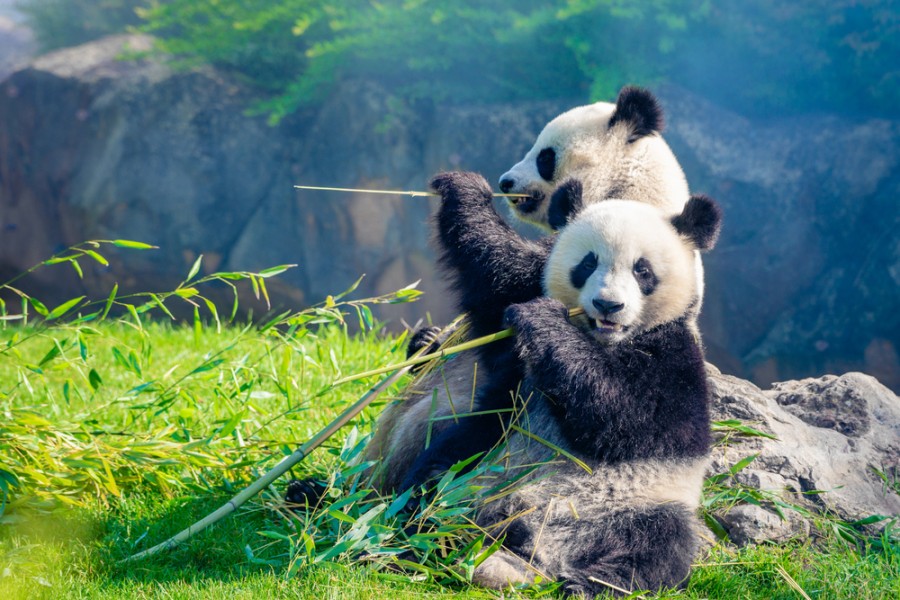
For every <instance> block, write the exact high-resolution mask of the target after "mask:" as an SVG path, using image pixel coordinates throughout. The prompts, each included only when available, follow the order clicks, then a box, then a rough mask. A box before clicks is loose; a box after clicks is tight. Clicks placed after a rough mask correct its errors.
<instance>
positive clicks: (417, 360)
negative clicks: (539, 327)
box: [331, 307, 584, 387]
mask: <svg viewBox="0 0 900 600" xmlns="http://www.w3.org/2000/svg"><path fill="white" fill-rule="evenodd" d="M582 313H584V309H583V308H580V307H579V308H572V309H570V310H569V316H570V317H574V316H576V315H580V314H582ZM514 334H515V330H513V328H512V327H509V328H508V329H503V330H501V331H498V332H496V333H491V334H488V335H484V336H481V337H479V338H475V339H474V340H469V341H467V342H463V343H462V344H457V345H456V346H450V347H449V348H441V349H440V350H438V351H436V352H432V353H430V354H423V355H422V356H414V357H412V358H410V359H409V360H405V361H403V362H401V363H397V364H395V365H388V366H386V367H379V368H377V369H372V370H371V371H364V372H362V373H356V374H354V375H348V376H347V377H342V378H340V379H336V380H335V381H334V382H332V384H331V385H332V387H336V386H339V385H341V384H344V383H350V382H351V381H357V380H359V379H365V378H366V377H374V376H375V375H382V374H384V373H387V372H389V371H393V370H394V369H405V368H408V367H414V366H416V365H421V364H422V363H426V362H429V361H432V360H434V359H436V358H444V357H445V356H452V355H453V354H459V353H460V352H464V351H466V350H471V349H473V348H478V347H479V346H484V345H485V344H490V343H491V342H496V341H499V340H502V339H506V338H508V337H511V336H513V335H514Z"/></svg>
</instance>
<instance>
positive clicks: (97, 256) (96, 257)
mask: <svg viewBox="0 0 900 600" xmlns="http://www.w3.org/2000/svg"><path fill="white" fill-rule="evenodd" d="M82 252H84V253H85V254H87V255H88V256H90V257H91V258H93V259H94V260H96V261H97V262H98V263H100V264H101V265H103V266H104V267H108V266H109V261H108V260H106V259H105V258H103V257H102V256H101V255H100V254H98V253H97V252H95V251H94V250H82Z"/></svg>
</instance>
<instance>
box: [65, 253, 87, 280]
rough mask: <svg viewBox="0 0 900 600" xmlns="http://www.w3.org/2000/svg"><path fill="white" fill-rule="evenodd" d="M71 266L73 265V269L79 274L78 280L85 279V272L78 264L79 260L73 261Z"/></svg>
mask: <svg viewBox="0 0 900 600" xmlns="http://www.w3.org/2000/svg"><path fill="white" fill-rule="evenodd" d="M69 264H70V265H72V268H73V269H75V272H76V273H77V274H78V279H84V271H82V270H81V265H80V264H79V262H78V259H75V258H73V259H71V260H70V261H69Z"/></svg>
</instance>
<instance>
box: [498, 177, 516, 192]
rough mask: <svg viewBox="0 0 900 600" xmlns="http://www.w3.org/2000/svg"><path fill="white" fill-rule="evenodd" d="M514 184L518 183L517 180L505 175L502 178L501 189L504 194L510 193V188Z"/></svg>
mask: <svg viewBox="0 0 900 600" xmlns="http://www.w3.org/2000/svg"><path fill="white" fill-rule="evenodd" d="M514 185H516V181H515V180H514V179H510V178H509V177H504V178H502V179H501V180H500V191H501V192H503V193H504V194H507V193H509V190H511V189H513V186H514Z"/></svg>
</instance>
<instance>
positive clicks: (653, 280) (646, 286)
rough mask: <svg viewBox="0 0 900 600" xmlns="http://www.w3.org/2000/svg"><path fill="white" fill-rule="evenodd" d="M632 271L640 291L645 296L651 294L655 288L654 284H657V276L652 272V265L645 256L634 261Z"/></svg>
mask: <svg viewBox="0 0 900 600" xmlns="http://www.w3.org/2000/svg"><path fill="white" fill-rule="evenodd" d="M632 272H633V273H634V278H635V279H636V280H637V282H638V287H639V288H640V289H641V293H642V294H643V295H645V296H649V295H650V294H652V293H653V291H654V290H655V289H656V286H657V285H659V278H658V277H657V276H656V273H654V272H653V267H652V266H651V265H650V261H649V260H647V259H646V258H639V259H638V260H637V262H636V263H634V268H632Z"/></svg>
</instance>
